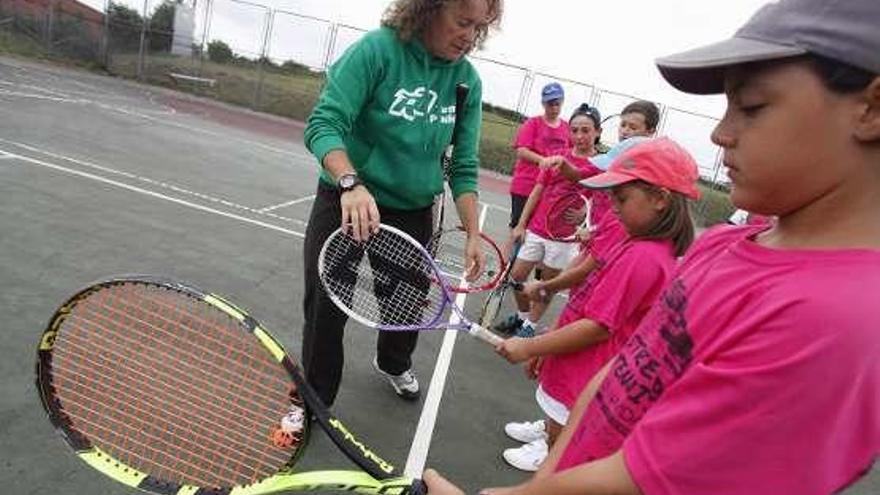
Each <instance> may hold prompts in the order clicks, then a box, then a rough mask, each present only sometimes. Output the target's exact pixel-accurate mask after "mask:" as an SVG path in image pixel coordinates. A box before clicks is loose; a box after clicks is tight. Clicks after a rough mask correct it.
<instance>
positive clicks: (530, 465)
mask: <svg viewBox="0 0 880 495" xmlns="http://www.w3.org/2000/svg"><path fill="white" fill-rule="evenodd" d="M548 450H549V449H548V448H547V441H546V440H544V439H543V438H542V439H540V440H535V441H534V442H530V443H527V444H525V445H523V446H522V447H518V448H515V449H506V450H505V451H504V453H503V454H502V456H503V457H504V460H505V461H507V463H508V464H510V465H511V466H513V467H515V468H517V469H520V470H522V471H529V472H535V471H537V470H538V468H540V467H541V463H543V462H544V459H546V458H547V452H548Z"/></svg>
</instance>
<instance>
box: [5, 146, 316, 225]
mask: <svg viewBox="0 0 880 495" xmlns="http://www.w3.org/2000/svg"><path fill="white" fill-rule="evenodd" d="M0 152H2V153H5V154H6V155H8V156H11V157H13V158H17V159H19V160H22V161H25V162H27V163H31V164H33V165H39V166H42V167H47V168H51V169H54V170H58V171H60V172H65V173H68V174H71V175H76V176H79V177H82V178H84V179H91V180H94V181H97V182H102V183H104V184H109V185H111V186H116V187H119V188H122V189H126V190H129V191H132V192H136V193H139V194H143V195H146V196H151V197H153V198H158V199H162V200H165V201H169V202H171V203H175V204H178V205H181V206H186V207H187V208H192V209H194V210H199V211H203V212H206V213H213V214H214V215H219V216H221V217H226V218H231V219H233V220H238V221H240V222H244V223H249V224H251V225H257V226H259V227H264V228H267V229H270V230H274V231H276V232H281V233H282V234H287V235H290V236H293V237H299V238H301V239H304V238H305V234H303V233H302V232H297V231H295V230H290V229H285V228H284V227H279V226H277V225H272V224H271V223H266V222H261V221H259V220H254V219H252V218H246V217H242V216H239V215H235V214H233V213H227V212H225V211H220V210H215V209H214V208H209V207H207V206H202V205H198V204H195V203H190V202H189V201H185V200H182V199H178V198H172V197H171V196H166V195H164V194H162V193H157V192H154V191H148V190H146V189H141V188H140V187H136V186H132V185H129V184H125V183H122V182H117V181H115V180H112V179H107V178H105V177H101V176H99V175H94V174H90V173H88V172H80V171H79V170H73V169H70V168H67V167H62V166H60V165H55V164H54V163H49V162H44V161H42V160H37V159H36V158H30V157H27V156H23V155H16V154H15V153H10V152H8V151H3V150H0Z"/></svg>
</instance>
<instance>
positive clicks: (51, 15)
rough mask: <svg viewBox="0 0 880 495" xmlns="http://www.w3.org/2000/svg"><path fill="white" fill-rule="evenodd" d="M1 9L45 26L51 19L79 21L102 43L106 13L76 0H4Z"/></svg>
mask: <svg viewBox="0 0 880 495" xmlns="http://www.w3.org/2000/svg"><path fill="white" fill-rule="evenodd" d="M53 5H54V10H53ZM0 10H2V11H3V12H4V13H6V14H12V15H15V16H20V17H30V18H32V19H34V20H36V21H38V22H41V23H43V25H44V26H45V25H47V23H49V22H50V20H51V22H52V24H53V25H56V24H59V23H64V22H71V21H77V22H78V23H80V24H82V25H83V26H84V27H85V30H86V35H87V36H88V37H89V39H90V40H92V41H94V42H95V43H96V44H97V43H100V41H101V37H102V35H103V32H104V13H103V12H101V11H99V10H95V9H93V8H92V7H90V6H88V5H86V4H83V3H80V2H77V1H76V0H11V1H9V0H3V2H2V5H0Z"/></svg>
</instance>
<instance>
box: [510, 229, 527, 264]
mask: <svg viewBox="0 0 880 495" xmlns="http://www.w3.org/2000/svg"><path fill="white" fill-rule="evenodd" d="M525 239H526V228H525V227H521V226H519V225H517V226H516V227H514V228H513V230H511V231H510V242H509V244H510V245H511V246H515V245H517V244H522V243H523V241H525ZM505 247H506V246H505ZM511 261H514V260H511Z"/></svg>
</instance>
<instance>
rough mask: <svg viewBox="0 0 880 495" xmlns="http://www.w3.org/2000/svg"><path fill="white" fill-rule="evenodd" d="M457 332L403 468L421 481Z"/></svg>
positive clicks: (448, 339)
mask: <svg viewBox="0 0 880 495" xmlns="http://www.w3.org/2000/svg"><path fill="white" fill-rule="evenodd" d="M487 209H488V205H487V204H485V203H484V204H483V210H482V211H481V212H480V224H479V225H480V230H482V229H483V222H485V221H486V211H487ZM466 297H467V294H466V293H460V294H458V296H456V298H455V304H457V305H458V307H459V308H463V307H464V303H465V298H466ZM459 321H460V320H459V318H458V315H456V314H455V313H452V315H451V316H450V317H449V323H450V325H454V324H456V323H458V322H459ZM457 336H458V331H457V330H446V332H445V334H444V335H443V344H442V345H441V346H440V352H439V353H438V354H437V362H436V363H435V364H434V374H433V375H431V384H430V385H429V386H428V394H427V396H426V397H425V405H424V407H422V414H421V416H419V424H418V426H416V434H415V435H414V436H413V441H412V445H411V446H410V449H409V455H408V456H407V458H406V466H405V467H404V468H403V474H404V476H409V477H410V478H421V477H422V471H424V470H425V462H426V461H427V460H428V450H429V449H430V448H431V438H432V436H433V435H434V425H435V424H436V423H437V412H438V411H439V410H440V399H441V398H442V397H443V389H444V388H445V387H446V376H447V375H448V374H449V365H450V363H451V362H452V351H453V349H454V348H455V338H456V337H457Z"/></svg>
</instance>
